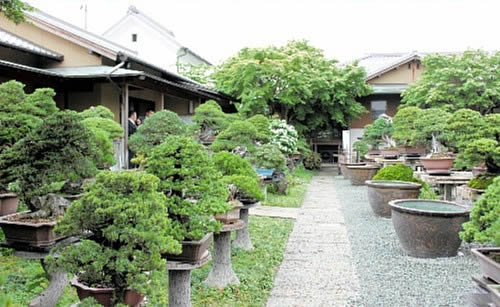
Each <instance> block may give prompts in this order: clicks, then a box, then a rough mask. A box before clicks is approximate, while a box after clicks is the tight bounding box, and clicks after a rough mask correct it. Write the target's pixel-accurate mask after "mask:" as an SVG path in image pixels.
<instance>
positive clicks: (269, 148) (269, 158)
mask: <svg viewBox="0 0 500 307" xmlns="http://www.w3.org/2000/svg"><path fill="white" fill-rule="evenodd" d="M249 159H250V162H251V163H252V164H253V165H254V166H255V167H257V168H267V169H271V168H272V169H275V170H278V171H282V172H286V171H287V170H288V169H287V167H286V158H285V156H284V155H283V154H282V153H281V151H280V150H279V148H278V147H277V146H276V145H273V144H265V145H262V146H259V147H257V149H256V150H255V152H253V153H252V154H251V156H250V157H249Z"/></svg>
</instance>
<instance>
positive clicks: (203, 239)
mask: <svg viewBox="0 0 500 307" xmlns="http://www.w3.org/2000/svg"><path fill="white" fill-rule="evenodd" d="M212 236H213V232H209V233H207V234H205V235H204V236H203V238H201V239H199V240H186V239H184V240H182V241H179V243H182V244H183V245H198V244H200V243H202V242H204V241H206V240H208V239H210V238H211V237H212Z"/></svg>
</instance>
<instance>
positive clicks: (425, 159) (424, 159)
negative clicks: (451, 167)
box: [420, 157, 455, 161]
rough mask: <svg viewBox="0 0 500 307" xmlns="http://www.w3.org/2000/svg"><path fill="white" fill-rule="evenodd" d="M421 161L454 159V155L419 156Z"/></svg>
mask: <svg viewBox="0 0 500 307" xmlns="http://www.w3.org/2000/svg"><path fill="white" fill-rule="evenodd" d="M420 160H422V161H433V160H455V157H438V158H430V157H429V158H426V157H422V158H420Z"/></svg>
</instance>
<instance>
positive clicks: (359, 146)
mask: <svg viewBox="0 0 500 307" xmlns="http://www.w3.org/2000/svg"><path fill="white" fill-rule="evenodd" d="M352 149H354V151H357V152H359V156H360V157H364V156H365V155H366V154H367V153H368V152H369V151H370V145H368V144H367V143H366V142H365V141H356V142H354V144H352Z"/></svg>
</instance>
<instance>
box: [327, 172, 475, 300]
mask: <svg viewBox="0 0 500 307" xmlns="http://www.w3.org/2000/svg"><path fill="white" fill-rule="evenodd" d="M333 183H334V187H335V189H336V190H337V191H341V192H340V193H341V195H342V198H341V199H342V210H343V212H344V218H345V224H346V227H347V231H348V237H349V241H350V245H351V250H352V255H353V261H354V265H355V268H356V272H357V275H358V280H359V284H360V289H361V290H360V293H359V296H358V297H352V298H351V299H350V300H349V305H351V306H468V305H469V294H470V293H471V292H472V291H473V283H472V280H471V277H472V276H473V275H478V274H479V266H478V264H477V261H476V260H475V258H474V256H473V255H472V254H471V253H470V251H469V248H468V247H467V246H465V244H462V246H461V247H460V250H459V256H456V257H451V258H438V259H421V258H413V257H409V256H407V255H405V254H404V253H403V251H402V250H401V249H400V247H399V242H398V238H397V236H396V234H395V232H394V229H393V226H392V222H391V220H390V219H384V218H377V217H375V216H374V215H373V214H372V211H371V209H370V205H369V204H368V198H367V192H366V187H364V186H352V185H350V183H349V181H348V180H345V179H342V177H341V176H336V177H334V179H333Z"/></svg>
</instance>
